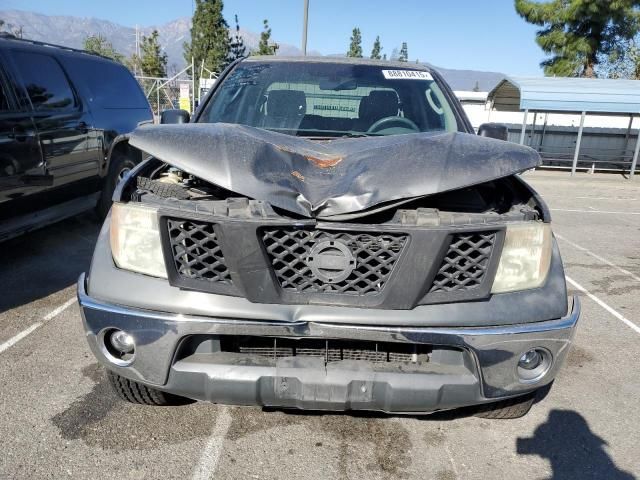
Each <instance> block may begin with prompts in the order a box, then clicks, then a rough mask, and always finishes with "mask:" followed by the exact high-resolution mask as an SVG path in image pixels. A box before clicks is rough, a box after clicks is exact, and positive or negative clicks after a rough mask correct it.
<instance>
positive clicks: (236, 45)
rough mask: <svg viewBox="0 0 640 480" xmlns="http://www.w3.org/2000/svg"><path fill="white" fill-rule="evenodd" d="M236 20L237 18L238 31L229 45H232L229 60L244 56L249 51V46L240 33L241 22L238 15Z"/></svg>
mask: <svg viewBox="0 0 640 480" xmlns="http://www.w3.org/2000/svg"><path fill="white" fill-rule="evenodd" d="M235 20H236V33H235V35H234V36H233V38H232V39H231V43H230V44H229V47H230V54H229V60H230V61H234V60H237V59H238V58H242V57H244V56H245V55H246V53H247V47H246V46H245V44H244V39H243V38H242V35H240V24H239V23H238V15H236V17H235Z"/></svg>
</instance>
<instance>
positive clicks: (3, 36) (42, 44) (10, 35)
mask: <svg viewBox="0 0 640 480" xmlns="http://www.w3.org/2000/svg"><path fill="white" fill-rule="evenodd" d="M0 39H7V40H16V41H18V42H26V43H30V44H31V45H37V46H40V47H52V48H60V49H61V50H67V51H69V52H76V53H84V54H87V55H94V56H96V57H100V58H104V59H106V60H111V61H115V60H113V58H109V57H106V56H104V55H100V54H99V53H95V52H89V51H88V50H82V49H79V48H73V47H66V46H64V45H57V44H55V43H49V42H41V41H39V40H31V39H29V38H19V37H16V36H15V35H14V34H13V33H9V32H0Z"/></svg>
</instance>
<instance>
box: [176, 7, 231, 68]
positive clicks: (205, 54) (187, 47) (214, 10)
mask: <svg viewBox="0 0 640 480" xmlns="http://www.w3.org/2000/svg"><path fill="white" fill-rule="evenodd" d="M195 2H196V9H195V12H194V14H193V21H192V26H191V42H190V43H186V42H185V43H184V45H183V46H184V59H185V60H186V62H187V64H191V59H192V58H193V60H194V64H195V65H196V67H197V68H199V67H200V65H202V64H203V63H202V62H203V61H204V67H205V68H206V69H208V70H211V71H212V72H221V71H222V70H223V69H224V68H225V67H226V66H227V64H228V62H229V26H228V25H227V22H226V21H225V19H224V17H223V16H222V7H223V2H222V0H195Z"/></svg>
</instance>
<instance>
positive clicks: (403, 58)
mask: <svg viewBox="0 0 640 480" xmlns="http://www.w3.org/2000/svg"><path fill="white" fill-rule="evenodd" d="M398 61H399V62H408V61H409V49H408V48H407V42H402V48H401V49H400V55H399V56H398Z"/></svg>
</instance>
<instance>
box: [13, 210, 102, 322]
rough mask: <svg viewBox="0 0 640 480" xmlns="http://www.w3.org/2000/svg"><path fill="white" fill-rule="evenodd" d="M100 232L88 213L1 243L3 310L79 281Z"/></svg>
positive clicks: (96, 223) (98, 225) (88, 262)
mask: <svg viewBox="0 0 640 480" xmlns="http://www.w3.org/2000/svg"><path fill="white" fill-rule="evenodd" d="M99 231H100V224H99V223H98V221H97V220H96V219H95V217H94V216H93V215H92V214H90V213H88V214H83V215H80V216H78V217H75V218H71V219H68V220H65V221H63V222H60V223H57V224H55V225H51V226H49V227H46V228H43V229H41V230H37V231H35V232H31V233H28V234H26V235H22V236H20V237H17V238H13V239H11V240H8V241H6V242H3V243H0V265H1V267H0V285H2V289H1V293H0V313H2V312H4V311H6V310H10V309H12V308H15V307H18V306H21V305H25V304H28V303H30V302H33V301H35V300H38V299H41V298H45V297H47V296H49V295H51V294H52V293H55V292H58V291H60V290H63V289H65V288H67V287H69V286H70V285H73V284H75V282H76V281H77V280H78V277H79V276H80V274H81V273H82V272H84V271H86V270H87V269H88V268H89V264H90V262H91V256H92V254H93V247H94V246H95V241H96V238H97V237H98V232H99Z"/></svg>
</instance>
